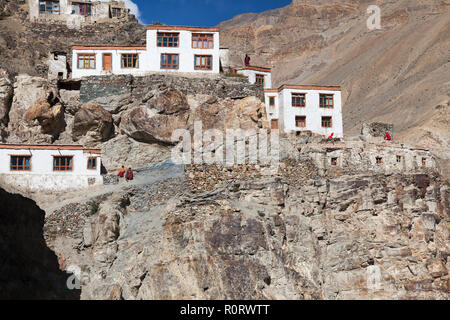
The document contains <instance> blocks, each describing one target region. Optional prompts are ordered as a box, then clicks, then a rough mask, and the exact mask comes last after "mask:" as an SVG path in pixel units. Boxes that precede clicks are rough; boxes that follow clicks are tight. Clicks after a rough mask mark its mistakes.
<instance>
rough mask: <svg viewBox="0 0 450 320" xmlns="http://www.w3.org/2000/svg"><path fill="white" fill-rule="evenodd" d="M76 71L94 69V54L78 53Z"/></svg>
mask: <svg viewBox="0 0 450 320" xmlns="http://www.w3.org/2000/svg"><path fill="white" fill-rule="evenodd" d="M78 69H95V54H94V53H79V54H78Z"/></svg>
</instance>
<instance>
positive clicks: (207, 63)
mask: <svg viewBox="0 0 450 320" xmlns="http://www.w3.org/2000/svg"><path fill="white" fill-rule="evenodd" d="M194 69H195V70H212V56H199V55H196V56H195V64H194Z"/></svg>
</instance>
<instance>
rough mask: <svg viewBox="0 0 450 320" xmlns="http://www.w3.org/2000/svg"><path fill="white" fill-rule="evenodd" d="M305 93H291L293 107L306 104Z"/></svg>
mask: <svg viewBox="0 0 450 320" xmlns="http://www.w3.org/2000/svg"><path fill="white" fill-rule="evenodd" d="M305 97H306V95H305V94H304V93H293V94H292V106H293V107H305V106H306V99H305Z"/></svg>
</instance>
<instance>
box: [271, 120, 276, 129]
mask: <svg viewBox="0 0 450 320" xmlns="http://www.w3.org/2000/svg"><path fill="white" fill-rule="evenodd" d="M270 128H271V129H274V130H277V129H278V119H272V120H270Z"/></svg>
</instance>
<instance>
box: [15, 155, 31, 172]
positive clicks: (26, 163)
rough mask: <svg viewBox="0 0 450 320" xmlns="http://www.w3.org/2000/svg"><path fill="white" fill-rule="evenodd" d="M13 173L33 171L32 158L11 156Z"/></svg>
mask: <svg viewBox="0 0 450 320" xmlns="http://www.w3.org/2000/svg"><path fill="white" fill-rule="evenodd" d="M10 169H11V171H31V156H11V161H10Z"/></svg>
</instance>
